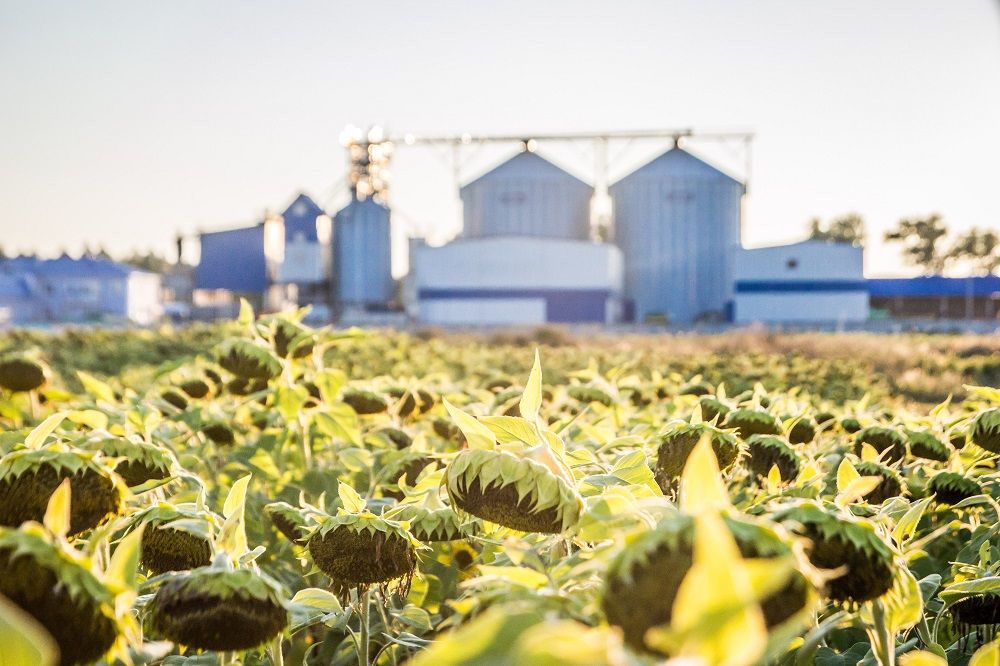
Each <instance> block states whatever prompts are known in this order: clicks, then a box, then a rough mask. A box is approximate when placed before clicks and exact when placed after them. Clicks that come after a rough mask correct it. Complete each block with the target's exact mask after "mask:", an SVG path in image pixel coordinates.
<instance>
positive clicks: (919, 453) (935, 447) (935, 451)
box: [906, 430, 951, 462]
mask: <svg viewBox="0 0 1000 666" xmlns="http://www.w3.org/2000/svg"><path fill="white" fill-rule="evenodd" d="M906 438H907V440H908V441H909V444H910V454H911V455H913V456H916V457H917V458H923V459H924V460H934V461H936V462H948V459H949V458H950V457H951V451H950V450H949V449H948V446H947V445H946V444H945V443H944V442H942V441H941V440H940V439H938V438H937V437H935V436H934V433H932V432H929V431H927V430H907V431H906Z"/></svg>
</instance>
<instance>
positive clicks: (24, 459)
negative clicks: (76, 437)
mask: <svg viewBox="0 0 1000 666" xmlns="http://www.w3.org/2000/svg"><path fill="white" fill-rule="evenodd" d="M64 479H69V481H70V494H71V497H72V501H71V503H70V526H69V535H70V536H75V535H77V534H80V533H81V532H86V531H87V530H89V529H92V528H94V527H97V526H98V525H100V524H102V523H104V522H106V521H108V520H110V519H111V518H113V517H115V516H117V515H120V514H121V513H122V511H123V510H124V499H123V498H124V496H125V495H126V493H127V492H128V490H127V488H126V486H125V482H124V481H123V480H122V478H121V477H120V476H118V474H116V473H115V472H114V469H113V468H112V467H111V464H109V462H108V461H107V460H106V459H105V458H104V457H103V455H102V454H101V453H98V452H95V451H83V450H80V449H75V448H71V447H69V446H66V445H64V444H60V443H55V444H49V445H46V446H45V447H42V448H40V449H17V450H15V451H12V452H11V453H8V454H7V455H5V456H4V457H3V458H0V525H6V526H8V527H17V526H18V525H20V524H21V523H23V522H25V521H28V520H33V521H35V522H42V519H43V518H44V517H45V510H46V508H47V507H48V503H49V498H50V497H51V496H52V493H54V492H55V491H56V489H57V488H58V487H59V484H61V483H62V482H63V480H64Z"/></svg>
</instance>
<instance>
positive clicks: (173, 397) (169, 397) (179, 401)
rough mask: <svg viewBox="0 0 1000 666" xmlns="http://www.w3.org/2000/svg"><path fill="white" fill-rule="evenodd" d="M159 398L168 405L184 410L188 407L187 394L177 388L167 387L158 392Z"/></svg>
mask: <svg viewBox="0 0 1000 666" xmlns="http://www.w3.org/2000/svg"><path fill="white" fill-rule="evenodd" d="M160 399H161V400H163V401H164V402H165V403H167V404H168V405H171V406H173V407H176V408H177V409H179V410H181V411H184V410H185V409H187V407H188V399H187V396H186V395H184V394H183V393H181V392H180V391H178V390H177V389H172V388H168V389H166V390H164V391H162V392H161V393H160Z"/></svg>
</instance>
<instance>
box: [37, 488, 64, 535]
mask: <svg viewBox="0 0 1000 666" xmlns="http://www.w3.org/2000/svg"><path fill="white" fill-rule="evenodd" d="M69 508H70V489H69V479H63V482H62V483H60V484H59V487H58V488H56V491H55V492H54V493H52V497H50V498H49V504H48V506H47V507H46V508H45V518H44V519H43V522H44V523H45V528H46V529H47V530H48V531H49V532H52V534H55V535H56V536H58V537H65V536H66V534H67V533H68V532H69Z"/></svg>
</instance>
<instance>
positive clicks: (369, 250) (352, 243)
mask: <svg viewBox="0 0 1000 666" xmlns="http://www.w3.org/2000/svg"><path fill="white" fill-rule="evenodd" d="M333 246H334V252H333V262H334V263H333V270H334V275H335V276H336V283H337V300H338V302H339V303H340V304H341V305H354V306H381V305H386V304H388V303H389V302H390V301H391V300H392V298H393V282H392V249H391V248H392V240H391V234H390V226H389V209H388V208H387V207H386V206H383V205H382V204H380V203H378V202H377V201H375V200H373V199H365V200H358V199H354V200H352V201H351V203H349V204H347V206H345V207H344V208H343V209H341V210H340V212H339V213H337V215H336V216H335V217H334V222H333Z"/></svg>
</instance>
